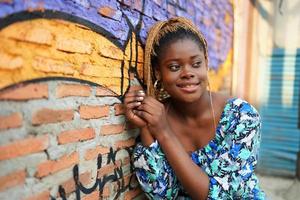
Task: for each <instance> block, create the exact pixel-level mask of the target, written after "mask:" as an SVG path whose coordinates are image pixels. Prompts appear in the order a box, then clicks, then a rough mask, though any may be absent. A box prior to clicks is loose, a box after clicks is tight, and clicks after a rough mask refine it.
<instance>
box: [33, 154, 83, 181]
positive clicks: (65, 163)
mask: <svg viewBox="0 0 300 200" xmlns="http://www.w3.org/2000/svg"><path fill="white" fill-rule="evenodd" d="M78 162H79V155H78V152H74V153H72V154H70V155H65V156H63V157H61V158H60V159H58V160H47V161H45V162H43V163H40V164H39V165H38V167H37V172H36V175H35V176H36V177H38V178H41V177H44V176H47V175H49V174H53V173H55V172H58V171H60V170H63V169H66V168H68V167H71V166H72V165H75V164H77V163H78Z"/></svg>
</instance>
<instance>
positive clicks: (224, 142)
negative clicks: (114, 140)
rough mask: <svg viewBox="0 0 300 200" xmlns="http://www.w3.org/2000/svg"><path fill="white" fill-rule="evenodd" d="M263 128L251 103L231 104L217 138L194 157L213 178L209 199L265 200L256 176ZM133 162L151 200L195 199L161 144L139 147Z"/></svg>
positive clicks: (210, 178)
mask: <svg viewBox="0 0 300 200" xmlns="http://www.w3.org/2000/svg"><path fill="white" fill-rule="evenodd" d="M260 127H261V123H260V117H259V114H258V112H257V111H256V110H255V108H254V107H252V106H251V105H250V104H249V103H247V102H246V101H244V100H241V99H239V98H233V99H229V100H228V101H227V103H226V105H225V107H224V110H223V112H222V115H221V118H220V121H219V124H218V126H217V130H216V135H215V138H214V139H212V140H211V141H210V142H209V143H208V144H207V145H206V146H204V147H203V148H202V149H199V150H196V151H194V152H192V153H191V155H190V156H191V159H192V160H193V162H194V163H195V164H197V165H198V166H199V167H201V168H202V170H203V171H205V172H206V174H207V175H208V177H209V180H210V185H209V193H208V197H207V199H213V200H219V199H222V200H226V199H265V194H264V193H263V191H262V190H261V189H260V188H259V185H258V179H257V177H256V175H255V174H254V169H255V166H256V164H257V155H258V148H259V144H260ZM133 159H134V166H135V169H136V176H137V179H138V181H139V183H140V185H141V187H142V189H143V190H144V192H145V194H146V195H147V197H148V198H149V199H191V198H190V197H189V196H188V194H187V193H186V192H185V191H184V189H183V187H182V186H181V184H180V182H179V180H178V179H177V177H176V174H175V172H174V171H173V169H172V167H171V166H170V164H169V163H168V161H167V158H166V156H165V154H164V152H163V151H162V149H161V148H160V146H159V143H158V142H157V141H155V142H154V143H152V144H151V145H150V146H149V147H144V146H143V145H141V144H138V145H137V146H136V148H135V150H134V155H133Z"/></svg>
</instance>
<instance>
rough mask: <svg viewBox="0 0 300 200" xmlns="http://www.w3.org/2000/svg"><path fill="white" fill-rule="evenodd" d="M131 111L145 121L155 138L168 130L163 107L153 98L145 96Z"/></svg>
mask: <svg viewBox="0 0 300 200" xmlns="http://www.w3.org/2000/svg"><path fill="white" fill-rule="evenodd" d="M133 112H134V114H136V115H137V116H138V117H139V118H140V119H142V120H143V121H145V122H146V124H147V127H148V129H149V131H150V133H151V135H152V136H153V137H154V138H156V139H157V140H159V137H161V136H163V135H162V134H164V133H167V132H168V131H169V124H168V122H167V114H166V111H165V107H164V105H163V104H162V103H161V102H159V101H158V100H156V99H155V98H153V97H150V96H147V97H145V98H144V100H143V101H142V102H141V105H139V106H137V107H136V110H133Z"/></svg>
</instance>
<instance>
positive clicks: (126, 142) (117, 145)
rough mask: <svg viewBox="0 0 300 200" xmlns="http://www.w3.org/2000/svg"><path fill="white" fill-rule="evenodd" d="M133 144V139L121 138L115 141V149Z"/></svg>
mask: <svg viewBox="0 0 300 200" xmlns="http://www.w3.org/2000/svg"><path fill="white" fill-rule="evenodd" d="M134 145H135V139H134V138H132V139H129V140H121V141H118V142H116V143H115V148H116V149H123V148H125V147H131V146H134Z"/></svg>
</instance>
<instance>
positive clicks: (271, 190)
mask: <svg viewBox="0 0 300 200" xmlns="http://www.w3.org/2000/svg"><path fill="white" fill-rule="evenodd" d="M258 178H259V181H260V185H261V187H262V189H263V190H264V192H265V193H266V195H267V198H268V199H269V200H300V181H299V180H298V179H296V178H285V177H276V176H266V175H261V174H258Z"/></svg>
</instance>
